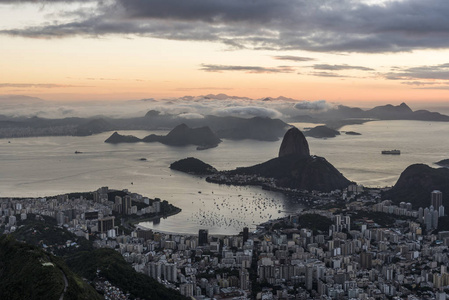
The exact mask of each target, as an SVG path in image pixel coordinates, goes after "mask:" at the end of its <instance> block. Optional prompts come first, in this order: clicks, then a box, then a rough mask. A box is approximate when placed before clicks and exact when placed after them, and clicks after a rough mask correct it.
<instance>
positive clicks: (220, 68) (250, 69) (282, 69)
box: [200, 64, 294, 74]
mask: <svg viewBox="0 0 449 300" xmlns="http://www.w3.org/2000/svg"><path fill="white" fill-rule="evenodd" d="M200 70H203V71H206V72H224V71H243V72H247V73H258V74H260V73H291V72H293V71H294V69H293V67H289V66H279V67H274V68H267V67H257V66H226V65H208V64H203V65H202V67H201V68H200Z"/></svg>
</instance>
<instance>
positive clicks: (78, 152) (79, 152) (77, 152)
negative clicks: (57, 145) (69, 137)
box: [75, 150, 83, 154]
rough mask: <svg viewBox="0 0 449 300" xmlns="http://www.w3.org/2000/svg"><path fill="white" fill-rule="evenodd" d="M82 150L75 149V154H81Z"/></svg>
mask: <svg viewBox="0 0 449 300" xmlns="http://www.w3.org/2000/svg"><path fill="white" fill-rule="evenodd" d="M82 153H83V152H81V151H78V150H76V151H75V154H82Z"/></svg>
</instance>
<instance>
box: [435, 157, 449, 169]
mask: <svg viewBox="0 0 449 300" xmlns="http://www.w3.org/2000/svg"><path fill="white" fill-rule="evenodd" d="M435 164H436V165H439V166H441V167H446V168H449V159H443V160H440V161H438V162H436V163H435Z"/></svg>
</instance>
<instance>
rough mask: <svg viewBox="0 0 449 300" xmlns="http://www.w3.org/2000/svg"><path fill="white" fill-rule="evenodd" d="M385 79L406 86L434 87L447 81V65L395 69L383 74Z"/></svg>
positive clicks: (448, 74)
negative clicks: (397, 81)
mask: <svg viewBox="0 0 449 300" xmlns="http://www.w3.org/2000/svg"><path fill="white" fill-rule="evenodd" d="M384 77H385V78H386V79H390V80H402V81H404V82H403V83H404V84H408V85H427V84H428V85H434V84H438V83H441V81H449V63H445V64H440V65H434V66H419V67H412V68H403V69H401V68H396V69H394V71H393V72H389V73H386V74H384Z"/></svg>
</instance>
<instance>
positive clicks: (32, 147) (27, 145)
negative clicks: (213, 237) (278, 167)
mask: <svg viewBox="0 0 449 300" xmlns="http://www.w3.org/2000/svg"><path fill="white" fill-rule="evenodd" d="M293 125H296V126H297V127H298V128H300V129H303V128H304V127H313V126H315V125H314V124H307V123H297V124H293ZM341 131H342V135H340V136H337V137H335V138H328V139H316V138H307V140H308V142H309V146H310V151H311V154H314V155H318V156H323V157H325V158H326V159H327V160H328V161H329V162H330V163H332V164H333V165H334V166H335V167H336V168H338V169H339V170H340V171H341V172H342V173H343V174H344V175H345V176H346V177H347V178H348V179H350V180H352V181H356V182H357V183H359V184H362V185H364V186H369V187H384V186H391V185H393V184H394V183H395V182H396V181H397V179H398V178H399V175H400V174H401V172H402V171H403V170H404V169H405V168H406V167H407V166H409V165H411V164H414V163H425V164H429V165H431V166H433V167H436V165H434V162H436V161H439V160H441V159H446V158H449V152H448V149H449V139H447V136H448V134H449V124H448V123H443V122H424V121H375V122H368V123H365V124H362V125H350V126H345V127H343V128H341ZM345 131H356V132H359V133H361V135H359V136H354V135H346V134H344V132H345ZM120 133H121V134H132V135H135V136H138V137H144V136H146V135H148V134H150V133H157V134H165V133H166V131H157V132H155V131H121V132H120ZM111 134H112V132H107V133H102V134H98V135H94V136H88V137H38V138H17V139H1V140H0V162H1V167H0V197H40V196H52V195H57V194H62V193H68V192H79V191H93V190H96V189H97V188H99V187H101V186H108V187H109V188H111V189H129V190H130V191H132V192H137V193H140V194H142V195H144V196H147V197H150V198H154V197H159V198H161V199H163V200H167V201H169V202H170V203H172V204H174V205H176V206H178V207H180V208H181V209H182V212H181V213H179V214H178V215H176V216H172V217H169V218H167V219H161V220H160V222H155V223H149V222H147V223H141V225H142V226H146V227H148V228H152V229H154V230H160V231H166V232H178V233H197V232H198V230H199V229H202V228H207V229H209V232H210V233H211V234H235V233H238V232H240V231H241V230H242V228H243V227H245V226H247V227H250V228H254V227H255V226H256V224H259V223H261V222H264V221H267V220H269V219H273V218H279V217H283V216H285V215H288V214H290V213H291V212H294V211H297V210H299V209H301V205H300V204H298V203H292V202H291V201H289V199H287V198H286V197H284V196H283V195H282V194H280V193H276V192H270V191H265V190H262V189H261V188H258V187H233V186H225V185H217V184H211V183H207V182H205V180H204V178H201V177H198V176H191V175H188V174H183V173H180V172H177V171H172V170H170V169H169V168H168V167H169V165H170V164H171V163H172V162H174V161H176V160H179V159H182V158H186V157H196V158H199V159H201V160H203V161H205V162H207V163H209V164H211V165H213V166H214V167H216V168H217V169H219V170H226V169H233V168H236V167H240V166H250V165H254V164H257V163H260V162H264V161H266V160H268V159H271V158H273V157H275V156H277V154H278V150H279V147H280V143H281V141H280V140H279V141H277V142H262V141H252V140H243V141H232V140H224V141H223V142H222V143H221V144H220V145H219V146H218V147H217V148H214V149H208V150H204V151H197V150H196V147H194V146H186V147H170V146H165V145H162V144H159V143H151V144H145V143H137V144H119V145H111V144H106V143H104V140H106V139H107V138H108V137H109V136H110V135H111ZM391 149H399V150H401V155H398V156H397V155H382V154H381V151H382V150H391ZM75 151H80V152H82V153H80V154H75ZM140 158H146V159H147V160H146V161H142V160H140Z"/></svg>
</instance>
